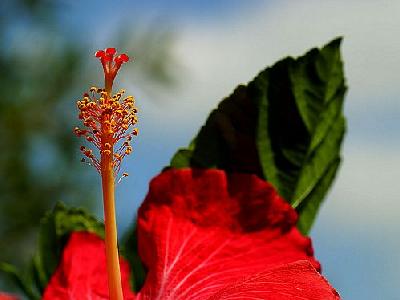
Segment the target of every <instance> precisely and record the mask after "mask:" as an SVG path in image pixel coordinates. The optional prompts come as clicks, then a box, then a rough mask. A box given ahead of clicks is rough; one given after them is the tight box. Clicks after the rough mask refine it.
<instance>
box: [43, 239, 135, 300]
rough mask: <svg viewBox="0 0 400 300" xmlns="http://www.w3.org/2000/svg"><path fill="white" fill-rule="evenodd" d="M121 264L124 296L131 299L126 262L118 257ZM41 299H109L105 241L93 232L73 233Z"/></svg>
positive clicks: (127, 299) (132, 296) (128, 299)
mask: <svg viewBox="0 0 400 300" xmlns="http://www.w3.org/2000/svg"><path fill="white" fill-rule="evenodd" d="M120 266H121V276H122V287H123V292H124V298H125V299H126V300H133V299H134V298H135V297H134V294H133V293H132V292H131V291H130V288H129V266H128V263H127V262H126V261H124V260H123V259H121V261H120ZM42 299H43V300H67V299H68V300H69V299H74V300H88V299H92V300H105V299H109V297H108V281H107V271H106V257H105V246H104V241H103V240H102V239H101V238H99V237H98V236H96V235H95V234H92V233H88V232H74V233H72V234H71V237H70V239H69V241H68V243H67V245H66V246H65V248H64V252H63V255H62V260H61V263H60V265H59V266H58V268H57V270H56V272H55V274H54V275H53V276H52V278H51V280H50V282H49V285H48V286H47V288H46V290H45V293H44V295H43V298H42Z"/></svg>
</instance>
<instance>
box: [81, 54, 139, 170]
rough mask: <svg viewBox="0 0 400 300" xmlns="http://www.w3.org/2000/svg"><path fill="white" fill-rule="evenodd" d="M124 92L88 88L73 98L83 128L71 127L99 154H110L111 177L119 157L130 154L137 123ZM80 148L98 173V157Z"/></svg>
mask: <svg viewBox="0 0 400 300" xmlns="http://www.w3.org/2000/svg"><path fill="white" fill-rule="evenodd" d="M109 52H110V51H109ZM104 53H105V54H104V55H107V54H106V52H104ZM110 53H111V52H110ZM124 93H125V90H120V91H119V92H118V93H116V94H115V95H113V96H111V95H108V94H107V92H105V91H104V90H103V89H99V88H97V87H91V88H90V91H89V94H90V95H89V94H87V93H85V94H84V96H83V97H82V99H81V100H78V101H77V107H78V110H79V118H80V119H81V120H82V123H83V125H84V126H85V127H86V128H85V129H80V128H79V127H75V128H74V133H75V134H76V135H77V136H78V137H84V138H85V139H86V140H87V141H88V142H90V143H92V144H93V145H94V146H95V147H96V149H98V150H99V153H100V154H101V155H106V156H107V155H111V156H112V161H113V162H112V166H113V168H114V173H115V176H117V174H118V173H119V169H120V166H121V162H122V160H123V158H124V157H125V156H126V155H129V154H131V153H132V146H131V145H130V141H132V138H133V137H134V136H137V135H138V129H137V128H131V126H134V125H135V124H136V123H137V116H136V112H137V108H136V107H135V106H134V98H133V97H132V96H127V97H124V98H123V97H122V95H123V94H124ZM121 142H122V143H121ZM117 145H119V146H117ZM82 147H83V146H82ZM81 151H82V154H83V155H84V156H85V157H87V158H89V160H90V164H91V165H93V166H94V167H95V168H96V169H97V170H98V171H99V172H101V160H100V158H97V157H96V155H95V153H93V152H89V149H87V148H85V147H83V148H81Z"/></svg>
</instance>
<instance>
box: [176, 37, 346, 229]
mask: <svg viewBox="0 0 400 300" xmlns="http://www.w3.org/2000/svg"><path fill="white" fill-rule="evenodd" d="M340 43H341V39H335V40H333V41H332V42H330V43H329V44H327V45H326V46H324V47H323V48H322V49H312V50H311V51H309V52H308V53H306V54H305V55H304V56H302V57H299V58H297V59H294V58H291V57H288V58H285V59H283V60H281V61H279V62H278V63H276V64H275V65H273V66H272V67H270V68H267V69H265V70H264V71H262V72H261V73H260V74H259V75H258V76H257V77H256V78H255V79H254V80H253V81H251V82H250V83H249V84H248V85H247V86H243V85H241V86H239V87H238V88H236V90H235V91H234V93H233V94H232V95H231V96H229V97H228V98H226V99H224V100H223V101H222V102H221V103H220V104H219V106H218V107H217V109H215V110H213V111H212V112H211V114H210V116H209V117H208V119H207V121H206V123H205V125H204V126H203V127H202V128H201V129H200V131H199V133H198V134H197V136H196V138H195V139H194V140H193V141H192V143H191V144H190V146H189V147H188V148H185V149H180V150H179V151H178V152H177V153H176V154H175V155H174V157H173V158H172V160H171V165H170V166H171V167H175V168H184V167H198V168H219V169H224V170H226V171H228V172H242V173H251V174H256V175H258V176H259V177H261V178H263V179H265V180H267V181H269V182H271V183H272V184H273V185H274V186H275V187H276V189H277V190H278V192H279V193H280V194H281V195H282V196H283V197H284V198H285V199H286V200H287V201H288V202H289V203H291V204H292V205H293V207H295V208H296V210H297V211H298V213H299V217H300V219H299V223H298V226H299V228H300V229H301V230H302V232H303V233H306V232H308V230H309V229H310V228H311V225H312V223H313V221H314V219H315V216H316V214H317V211H318V208H319V206H320V204H321V202H322V201H323V199H324V197H325V195H326V193H327V191H328V190H329V187H330V186H331V184H332V182H333V179H334V178H335V174H336V171H337V169H338V166H339V161H340V147H341V144H342V141H343V136H344V132H345V119H344V117H343V101H344V95H345V91H346V86H345V80H344V74H343V64H342V61H341V56H340Z"/></svg>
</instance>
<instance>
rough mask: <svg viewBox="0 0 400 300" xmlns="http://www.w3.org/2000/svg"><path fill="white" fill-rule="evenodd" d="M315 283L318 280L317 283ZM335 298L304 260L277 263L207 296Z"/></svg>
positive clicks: (274, 299) (221, 298)
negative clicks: (278, 264) (275, 265)
mask: <svg viewBox="0 0 400 300" xmlns="http://www.w3.org/2000/svg"><path fill="white" fill-rule="evenodd" d="M316 283H318V284H316ZM244 296H245V298H246V299H268V300H296V299H298V300H300V299H301V300H304V299H324V300H338V299H340V297H339V295H338V293H337V292H336V291H335V290H334V289H332V288H331V287H330V286H329V284H328V283H327V282H326V280H325V279H324V278H323V277H322V276H321V275H320V274H319V273H318V272H316V271H315V269H314V268H313V267H312V266H311V264H310V263H309V262H307V261H298V262H295V263H291V264H287V265H282V266H279V267H277V268H275V269H272V270H269V271H267V272H264V273H259V274H255V275H252V276H249V277H247V278H243V279H242V280H239V281H238V282H235V283H233V284H231V285H228V286H226V287H225V288H223V289H221V290H220V291H219V292H217V293H216V294H215V295H213V296H212V297H210V298H209V299H208V300H229V299H236V300H237V299H244Z"/></svg>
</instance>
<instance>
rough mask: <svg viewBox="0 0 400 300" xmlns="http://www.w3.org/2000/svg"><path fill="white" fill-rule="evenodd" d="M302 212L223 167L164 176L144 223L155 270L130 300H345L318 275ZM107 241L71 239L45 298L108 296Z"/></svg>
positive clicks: (145, 247) (124, 267)
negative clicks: (299, 226)
mask: <svg viewBox="0 0 400 300" xmlns="http://www.w3.org/2000/svg"><path fill="white" fill-rule="evenodd" d="M296 221H297V214H296V212H295V211H294V210H293V209H292V207H291V206H290V205H289V204H288V203H287V202H285V201H284V200H283V199H282V198H281V197H280V196H279V195H278V194H277V192H276V191H275V189H274V188H273V187H272V186H271V185H270V184H269V183H267V182H265V181H264V180H261V179H259V178H258V177H256V176H254V175H248V174H227V173H225V172H224V171H221V170H193V169H183V170H176V169H171V170H167V171H165V172H163V173H161V174H160V175H158V176H157V177H156V178H154V179H153V180H152V182H151V184H150V189H149V193H148V195H147V197H146V198H145V200H144V202H143V204H142V205H141V207H140V209H139V213H138V220H137V224H138V227H137V234H138V246H139V254H140V256H141V259H142V261H143V263H144V265H145V266H146V268H147V270H148V273H147V277H146V281H145V283H144V286H143V287H142V288H141V290H140V291H139V292H138V293H137V294H135V293H133V292H132V291H131V290H130V288H129V276H130V271H129V266H128V263H127V262H126V261H125V260H123V259H121V261H120V266H121V274H122V287H123V293H124V299H126V300H131V299H132V300H133V299H135V300H144V299H146V300H156V299H162V300H167V299H168V300H190V299H191V300H194V299H206V300H207V299H208V300H217V299H271V300H289V299H308V300H311V299H312V300H331V299H332V300H333V299H340V297H339V295H338V293H337V292H336V291H335V290H334V289H333V288H332V287H331V286H330V285H329V283H328V282H327V281H326V280H325V279H324V278H323V277H322V276H321V275H320V273H319V271H320V264H319V263H318V262H317V261H316V260H315V258H314V256H313V249H312V246H311V240H310V239H309V238H307V237H304V236H303V235H302V234H301V233H300V232H299V231H298V229H297V228H296V226H295V225H296ZM108 293H109V291H108V283H107V272H106V257H105V245H104V241H103V240H102V239H101V238H100V237H98V236H96V235H94V234H92V233H88V232H74V233H72V234H71V236H70V239H69V242H68V243H67V245H66V246H65V248H64V251H63V255H62V259H61V262H60V264H59V266H58V268H57V270H56V271H55V273H54V275H53V276H52V278H51V280H50V282H49V284H48V286H47V288H46V290H45V292H44V296H43V300H64V299H65V300H67V299H74V300H88V299H92V300H100V299H108Z"/></svg>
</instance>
